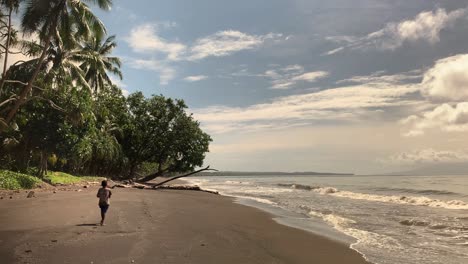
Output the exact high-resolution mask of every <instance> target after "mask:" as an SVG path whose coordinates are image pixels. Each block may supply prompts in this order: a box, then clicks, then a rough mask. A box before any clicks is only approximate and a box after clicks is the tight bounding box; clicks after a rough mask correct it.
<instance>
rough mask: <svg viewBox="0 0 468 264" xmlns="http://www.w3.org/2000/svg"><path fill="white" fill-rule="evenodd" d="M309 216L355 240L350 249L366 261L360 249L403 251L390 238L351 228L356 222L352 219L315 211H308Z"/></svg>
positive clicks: (400, 246)
mask: <svg viewBox="0 0 468 264" xmlns="http://www.w3.org/2000/svg"><path fill="white" fill-rule="evenodd" d="M309 215H311V216H315V217H318V218H321V219H322V220H324V221H325V222H327V223H328V224H330V225H331V226H333V228H335V229H336V230H338V231H340V232H342V233H344V234H346V235H348V236H351V237H353V238H355V239H356V242H355V243H353V244H351V246H350V247H351V248H352V249H354V250H356V251H357V252H359V253H360V254H361V255H362V256H363V257H364V258H365V259H366V260H368V261H369V259H368V257H367V256H366V255H365V254H364V252H363V250H362V249H367V250H368V249H373V250H376V251H379V250H385V251H387V252H399V251H401V250H402V249H403V246H402V245H401V244H400V243H399V242H398V241H397V240H396V239H394V238H392V237H389V236H385V235H381V234H377V233H373V232H369V231H365V230H361V229H357V228H355V227H353V225H354V224H356V222H355V221H354V220H352V219H348V218H344V217H341V216H337V215H334V214H323V213H320V212H315V211H310V212H309Z"/></svg>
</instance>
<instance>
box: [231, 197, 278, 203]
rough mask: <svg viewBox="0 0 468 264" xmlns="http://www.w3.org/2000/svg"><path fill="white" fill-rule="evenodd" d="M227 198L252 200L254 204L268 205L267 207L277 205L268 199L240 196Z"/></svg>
mask: <svg viewBox="0 0 468 264" xmlns="http://www.w3.org/2000/svg"><path fill="white" fill-rule="evenodd" d="M229 196H232V197H236V198H240V199H249V200H253V201H256V202H259V203H264V204H269V205H278V204H277V203H275V202H273V201H270V200H268V199H264V198H258V197H252V196H242V195H229Z"/></svg>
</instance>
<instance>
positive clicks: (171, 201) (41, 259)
mask: <svg viewBox="0 0 468 264" xmlns="http://www.w3.org/2000/svg"><path fill="white" fill-rule="evenodd" d="M96 191H97V187H92V188H89V189H83V190H82V191H80V192H76V191H58V192H57V193H52V191H47V192H37V193H36V198H30V199H27V198H26V194H25V193H24V192H22V193H20V194H16V195H14V197H13V199H9V197H5V198H6V199H2V200H0V260H1V261H0V262H1V263H2V264H8V263H44V264H55V263H57V264H58V263H60V264H63V263H93V264H98V263H148V264H149V263H151V264H154V263H232V264H239V263H259V264H260V263H307V264H310V263H317V264H327V263H328V264H358V263H366V262H365V261H364V259H363V258H362V257H361V256H360V255H359V254H358V253H357V252H355V251H353V250H351V249H349V248H348V247H347V245H343V244H340V243H338V242H334V241H331V240H328V239H326V238H323V237H320V236H317V235H315V234H312V233H309V232H306V231H302V230H299V229H295V228H291V227H287V226H283V225H280V224H278V223H276V222H275V221H274V220H272V218H271V216H270V215H269V214H268V213H265V212H262V211H260V210H257V209H255V208H250V207H247V206H244V205H240V204H237V203H234V202H233V201H232V199H230V198H228V197H223V196H219V195H214V194H210V193H203V192H196V191H175V190H157V191H154V190H138V189H114V190H113V193H114V195H113V197H112V200H111V206H110V209H109V212H108V219H107V223H106V226H103V227H101V226H98V225H97V223H99V220H100V216H99V214H100V212H99V208H98V207H97V199H96V198H95V195H96Z"/></svg>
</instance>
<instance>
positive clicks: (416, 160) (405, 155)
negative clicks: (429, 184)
mask: <svg viewBox="0 0 468 264" xmlns="http://www.w3.org/2000/svg"><path fill="white" fill-rule="evenodd" d="M385 161H386V162H389V163H395V164H404V165H412V164H427V163H454V162H466V161H468V153H467V152H466V151H449V150H435V149H432V148H429V149H422V150H417V151H411V152H402V153H398V154H396V155H393V156H391V157H389V158H388V159H387V160H385Z"/></svg>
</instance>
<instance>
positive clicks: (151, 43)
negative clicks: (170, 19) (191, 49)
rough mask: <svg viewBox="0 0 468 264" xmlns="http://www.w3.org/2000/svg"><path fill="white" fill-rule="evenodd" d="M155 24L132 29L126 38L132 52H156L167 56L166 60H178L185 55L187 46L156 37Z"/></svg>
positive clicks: (156, 27) (156, 28) (157, 27)
mask: <svg viewBox="0 0 468 264" xmlns="http://www.w3.org/2000/svg"><path fill="white" fill-rule="evenodd" d="M158 31H159V26H158V25H157V24H143V25H139V26H137V27H135V28H133V29H132V30H131V32H130V36H128V37H127V38H126V41H127V42H128V44H129V46H130V47H131V48H132V50H133V51H135V52H138V53H148V52H156V53H161V54H164V55H166V56H167V59H168V60H178V59H180V57H181V56H182V55H183V54H184V53H185V51H186V49H187V46H186V45H184V44H182V43H179V42H175V41H168V40H166V39H164V38H162V37H160V36H159V35H158Z"/></svg>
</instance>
